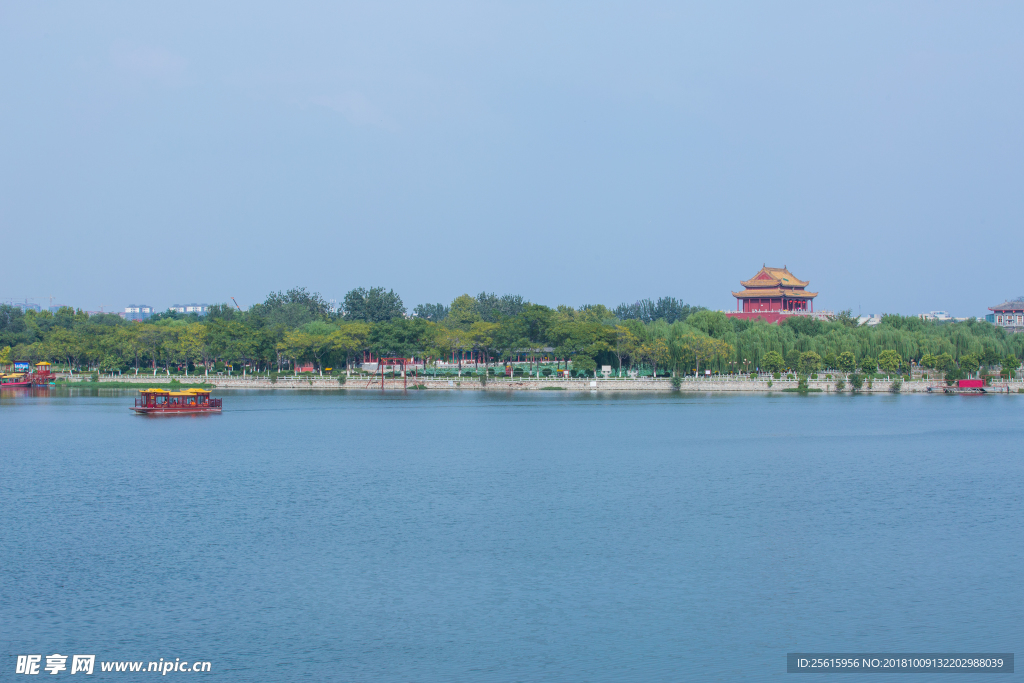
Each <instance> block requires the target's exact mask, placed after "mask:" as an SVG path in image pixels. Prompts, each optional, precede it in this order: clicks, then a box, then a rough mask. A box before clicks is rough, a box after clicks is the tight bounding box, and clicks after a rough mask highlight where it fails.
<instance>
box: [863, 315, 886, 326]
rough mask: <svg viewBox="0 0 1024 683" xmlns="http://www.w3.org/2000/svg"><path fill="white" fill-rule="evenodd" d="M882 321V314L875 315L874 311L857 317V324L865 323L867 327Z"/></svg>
mask: <svg viewBox="0 0 1024 683" xmlns="http://www.w3.org/2000/svg"><path fill="white" fill-rule="evenodd" d="M880 322H882V316H880V315H875V314H874V313H868V314H867V315H862V316H860V317H859V318H857V323H858V324H859V325H867V326H868V327H874V326H875V325H877V324H878V323H880Z"/></svg>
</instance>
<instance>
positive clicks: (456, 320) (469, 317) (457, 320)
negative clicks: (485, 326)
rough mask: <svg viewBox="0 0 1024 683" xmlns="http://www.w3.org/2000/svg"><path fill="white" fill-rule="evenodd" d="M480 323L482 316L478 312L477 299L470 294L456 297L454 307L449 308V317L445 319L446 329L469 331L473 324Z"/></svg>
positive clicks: (453, 302)
mask: <svg viewBox="0 0 1024 683" xmlns="http://www.w3.org/2000/svg"><path fill="white" fill-rule="evenodd" d="M479 321H480V314H479V313H477V310H476V299H474V298H473V297H471V296H470V295H468V294H463V295H461V296H457V297H455V300H454V301H452V305H451V306H450V307H449V308H448V315H447V316H446V317H445V319H444V325H445V327H450V328H457V329H460V330H468V329H469V328H470V327H472V326H473V323H475V322H479Z"/></svg>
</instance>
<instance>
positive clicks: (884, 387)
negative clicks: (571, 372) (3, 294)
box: [57, 375, 1024, 394]
mask: <svg viewBox="0 0 1024 683" xmlns="http://www.w3.org/2000/svg"><path fill="white" fill-rule="evenodd" d="M174 380H177V381H179V382H181V384H182V385H183V386H185V385H189V384H199V383H203V384H208V385H211V384H212V385H213V386H214V387H215V388H216V389H291V390H294V389H330V390H342V389H344V390H352V391H381V381H380V378H379V377H377V378H372V377H370V378H366V377H360V378H355V377H352V378H349V379H348V380H347V381H346V382H345V384H339V383H338V380H337V378H334V377H298V378H296V377H279V378H278V380H277V381H276V382H271V381H270V380H269V379H267V378H266V377H257V378H248V377H247V378H245V379H242V378H241V377H204V376H202V375H199V376H190V377H179V376H173V377H168V376H166V375H164V376H162V377H161V376H156V377H153V376H141V375H140V376H139V377H128V376H121V377H114V378H100V380H99V382H83V383H82V384H88V386H83V387H81V388H102V385H103V384H105V383H106V384H119V385H122V386H120V387H117V388H125V387H124V386H123V385H124V384H129V385H132V386H135V385H138V386H140V387H143V386H163V385H167V384H170V383H171V382H172V381H174ZM407 381H408V387H405V386H403V381H402V379H400V378H399V379H385V380H384V387H383V388H384V390H385V391H395V390H399V391H401V390H402V389H403V388H407V389H408V390H409V391H417V390H419V391H422V390H431V391H438V390H441V391H444V390H447V391H505V392H507V391H570V392H665V393H671V392H679V393H707V392H716V393H717V392H722V393H725V392H745V393H766V394H768V393H783V392H784V391H785V390H787V389H788V390H790V391H789V392H786V393H793V391H795V390H796V388H797V380H795V379H794V380H786V379H778V380H771V386H768V383H769V380H750V379H746V378H744V379H739V378H737V379H731V378H708V379H704V378H701V379H697V378H688V379H684V380H683V381H682V382H681V384H680V386H679V388H678V389H676V388H675V387H674V386H672V380H671V379H597V380H579V379H540V380H537V379H529V380H524V379H518V380H508V379H488V381H487V383H486V384H483V383H481V382H480V380H479V379H478V378H475V377H474V378H468V379H463V380H459V379H427V378H423V377H418V378H414V377H410V378H408V380H407ZM76 384H78V383H77V382H67V383H61V384H59V385H57V386H64V387H67V388H71V389H73V388H75V386H76ZM892 384H893V383H892V381H891V380H874V381H873V382H872V386H871V387H870V388H869V387H868V383H867V382H865V383H864V386H862V387H861V388H860V389H859V390H857V391H853V390H852V389H851V388H850V385H849V382H847V384H846V387H845V388H844V389H843V390H842V391H836V388H835V385H836V380H834V379H833V380H809V381H808V388H809V389H810V390H811V393H822V394H889V393H902V394H924V393H938V394H942V393H943V392H942V391H941V390H939V391H936V389H937V388H938V387H940V386H941V385H943V384H944V382H943V381H942V380H910V381H904V382H902V384H901V386H900V388H899V390H898V391H895V392H894V391H892ZM929 388H932V389H933V391H931V392H929V391H928V389H929ZM986 389H987V390H988V391H987V392H986V393H994V394H1006V393H1011V394H1015V393H1022V392H1019V391H1018V390H1020V389H1024V381H1010V382H1005V381H1001V382H993V383H992V386H991V387H986Z"/></svg>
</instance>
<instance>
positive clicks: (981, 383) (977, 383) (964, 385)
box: [956, 379, 985, 389]
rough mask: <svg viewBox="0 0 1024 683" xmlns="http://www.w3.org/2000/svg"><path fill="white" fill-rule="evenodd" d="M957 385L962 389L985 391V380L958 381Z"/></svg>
mask: <svg viewBox="0 0 1024 683" xmlns="http://www.w3.org/2000/svg"><path fill="white" fill-rule="evenodd" d="M956 385H957V386H958V387H960V388H961V389H984V388H985V380H983V379H960V380H957V382H956Z"/></svg>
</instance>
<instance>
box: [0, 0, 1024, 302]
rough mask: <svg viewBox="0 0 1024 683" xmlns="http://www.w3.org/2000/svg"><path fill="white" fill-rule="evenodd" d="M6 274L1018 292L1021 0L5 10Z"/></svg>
mask: <svg viewBox="0 0 1024 683" xmlns="http://www.w3.org/2000/svg"><path fill="white" fill-rule="evenodd" d="M0 17H2V19H0V85H2V89H0V127H2V130H3V133H2V134H0V158H2V159H3V163H2V164H0V188H2V189H0V234H2V235H3V237H4V251H5V253H6V258H5V262H4V266H3V268H2V269H0V297H2V298H4V299H7V298H11V297H15V298H20V297H26V296H27V297H32V298H34V299H35V301H36V302H37V303H43V304H45V303H47V302H48V298H47V297H49V296H50V295H52V296H54V297H55V302H60V303H68V304H71V305H75V306H81V307H84V308H87V309H97V308H99V306H100V305H103V306H104V307H105V308H106V309H107V310H110V309H117V308H120V307H123V306H124V305H126V304H128V303H133V302H138V303H149V304H151V305H155V306H157V307H159V308H164V307H166V306H167V305H169V304H171V303H176V302H181V303H184V302H189V301H205V302H219V301H225V300H227V299H228V297H230V296H235V297H236V298H237V299H238V300H239V302H240V303H242V304H243V306H245V305H248V304H251V303H254V302H256V301H259V300H262V299H263V298H264V297H265V296H266V294H267V293H268V292H269V291H271V290H276V289H282V288H283V289H286V288H289V287H292V286H295V285H301V286H306V287H308V288H310V289H312V290H317V291H320V292H322V293H323V294H324V295H325V296H326V297H328V298H337V299H341V297H342V296H343V295H344V293H345V292H346V291H348V290H349V289H351V288H353V287H357V286H366V287H369V286H375V285H383V286H385V287H389V288H394V289H395V290H396V291H398V292H399V293H400V294H401V295H402V297H403V299H404V301H405V302H406V304H407V305H408V306H409V307H410V308H411V307H412V306H413V305H415V304H417V303H424V302H437V301H443V302H447V301H450V300H451V299H452V298H454V297H455V296H457V295H459V294H461V293H464V292H469V293H471V294H472V293H476V292H479V291H481V290H487V291H495V292H497V293H499V294H502V293H519V294H522V295H524V296H526V297H527V298H529V299H531V300H533V301H537V302H539V303H547V304H551V305H554V304H558V303H566V304H571V305H580V304H584V303H605V304H608V305H615V304H618V303H621V302H623V301H635V300H637V299H639V298H644V297H658V296H663V295H671V296H676V297H680V298H682V299H684V300H685V301H687V302H692V303H698V304H702V305H705V306H709V307H711V308H724V309H726V310H729V309H732V308H734V306H735V303H734V299H733V298H732V297H731V296H730V293H729V292H730V290H733V289H737V288H738V287H739V285H738V282H739V280H741V279H745V278H747V277H749V276H750V275H752V274H753V273H754V272H756V271H757V270H758V268H760V266H761V264H762V263H768V264H769V265H788V266H789V267H790V269H791V270H792V271H793V272H794V273H795V274H796V275H797V276H799V277H802V278H804V279H809V280H810V281H811V289H812V290H816V291H819V292H821V294H820V296H819V298H818V302H817V305H818V307H819V308H831V309H836V310H838V309H842V308H852V309H853V310H854V311H855V312H856V311H857V310H858V309H860V310H861V311H863V312H865V313H867V312H900V313H917V312H920V311H926V310H933V309H947V310H949V311H951V312H953V313H954V314H956V315H982V314H984V313H985V312H986V310H985V309H986V307H987V306H991V305H993V304H995V303H999V302H1001V301H1002V300H1003V299H1004V298H1005V297H1007V296H1013V295H1018V294H1024V278H1021V277H1020V267H1019V265H1018V259H1019V254H1020V253H1021V251H1022V247H1024V238H1022V232H1021V224H1022V217H1024V211H1022V209H1024V207H1022V193H1021V188H1022V187H1024V183H1022V181H1024V172H1022V158H1024V155H1022V152H1024V136H1022V128H1021V126H1022V124H1021V111H1022V106H1021V105H1022V103H1024V97H1022V94H1024V73H1022V71H1024V54H1022V53H1024V42H1022V41H1021V40H1020V35H1021V30H1022V28H1024V23H1022V19H1024V5H1020V4H1019V3H1009V2H1007V3H984V2H978V3H949V2H906V3H889V2H886V3H873V2H857V3H845V4H840V3H728V2H714V3H711V2H708V3H703V4H685V3H679V2H673V3H655V2H650V3H644V4H641V5H639V6H638V5H637V3H597V2H587V3H571V2H562V3H528V2H517V3H486V2H473V3H441V2H438V3H409V4H403V3H385V2H374V3H369V2H367V3H342V2H332V3H316V2H292V3H260V2H248V3H208V2H204V3H191V2H177V3H163V4H154V3H145V4H129V3H109V2H90V3H79V2H67V1H64V0H58V1H56V2H46V3H23V2H7V1H6V0H3V1H0Z"/></svg>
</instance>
